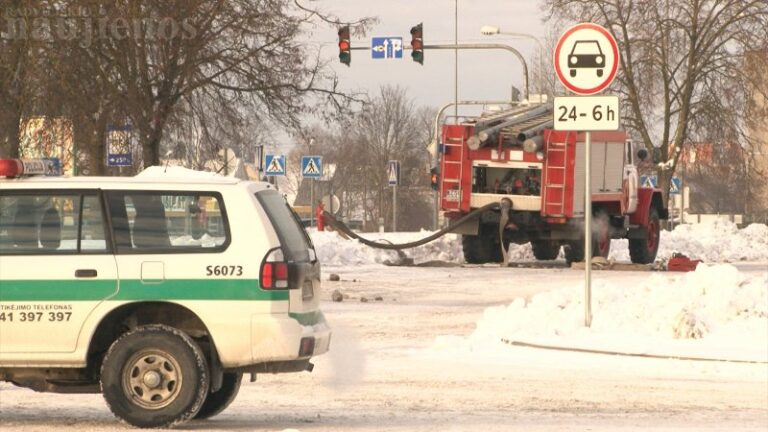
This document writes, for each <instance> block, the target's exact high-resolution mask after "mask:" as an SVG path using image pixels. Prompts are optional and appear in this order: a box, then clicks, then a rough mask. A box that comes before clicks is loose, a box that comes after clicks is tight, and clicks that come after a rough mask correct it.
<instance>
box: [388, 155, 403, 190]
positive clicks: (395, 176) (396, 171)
mask: <svg viewBox="0 0 768 432" xmlns="http://www.w3.org/2000/svg"><path fill="white" fill-rule="evenodd" d="M387 179H388V180H389V185H390V186H397V185H398V184H400V162H398V161H396V160H391V161H389V164H388V168H387Z"/></svg>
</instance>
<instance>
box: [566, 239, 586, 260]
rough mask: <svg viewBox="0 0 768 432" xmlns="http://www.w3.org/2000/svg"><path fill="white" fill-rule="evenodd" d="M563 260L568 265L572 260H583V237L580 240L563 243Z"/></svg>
mask: <svg viewBox="0 0 768 432" xmlns="http://www.w3.org/2000/svg"><path fill="white" fill-rule="evenodd" d="M564 252H565V262H566V263H567V264H568V265H571V263H574V262H581V261H584V239H581V241H579V240H576V241H569V242H567V243H566V244H565V248H564Z"/></svg>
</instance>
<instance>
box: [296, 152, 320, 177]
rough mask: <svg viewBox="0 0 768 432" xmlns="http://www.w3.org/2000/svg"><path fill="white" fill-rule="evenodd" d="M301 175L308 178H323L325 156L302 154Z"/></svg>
mask: <svg viewBox="0 0 768 432" xmlns="http://www.w3.org/2000/svg"><path fill="white" fill-rule="evenodd" d="M301 176H302V177H306V178H317V179H319V178H321V177H322V176H323V158H322V157H321V156H302V157H301Z"/></svg>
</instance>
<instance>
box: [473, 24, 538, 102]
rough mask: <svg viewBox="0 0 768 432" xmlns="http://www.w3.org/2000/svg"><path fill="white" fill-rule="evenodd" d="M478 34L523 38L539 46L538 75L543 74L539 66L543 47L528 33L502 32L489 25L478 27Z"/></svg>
mask: <svg viewBox="0 0 768 432" xmlns="http://www.w3.org/2000/svg"><path fill="white" fill-rule="evenodd" d="M480 33H482V34H484V35H485V36H493V35H503V36H512V37H518V38H524V39H530V40H533V41H534V42H536V44H537V45H538V46H539V51H540V53H541V56H542V57H540V58H539V60H540V64H539V68H541V70H540V71H539V73H540V74H542V73H543V70H544V65H543V64H541V60H542V59H543V56H544V45H542V43H541V41H540V40H539V38H537V37H536V36H534V35H532V34H528V33H517V32H507V31H502V30H501V29H500V28H498V27H496V26H490V25H484V26H482V27H480ZM539 86H541V82H539ZM539 91H541V88H539Z"/></svg>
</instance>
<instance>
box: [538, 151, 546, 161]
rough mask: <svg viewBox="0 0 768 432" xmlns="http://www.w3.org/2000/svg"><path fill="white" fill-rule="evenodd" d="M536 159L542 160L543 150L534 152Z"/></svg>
mask: <svg viewBox="0 0 768 432" xmlns="http://www.w3.org/2000/svg"><path fill="white" fill-rule="evenodd" d="M536 159H538V160H544V152H536Z"/></svg>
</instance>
